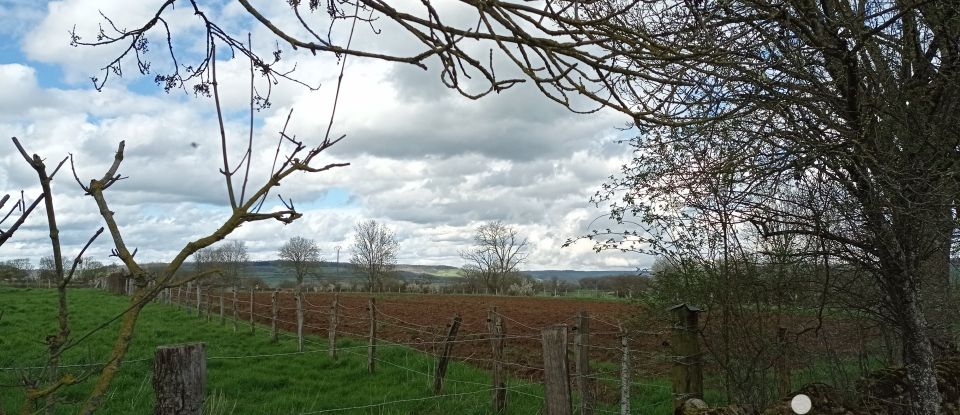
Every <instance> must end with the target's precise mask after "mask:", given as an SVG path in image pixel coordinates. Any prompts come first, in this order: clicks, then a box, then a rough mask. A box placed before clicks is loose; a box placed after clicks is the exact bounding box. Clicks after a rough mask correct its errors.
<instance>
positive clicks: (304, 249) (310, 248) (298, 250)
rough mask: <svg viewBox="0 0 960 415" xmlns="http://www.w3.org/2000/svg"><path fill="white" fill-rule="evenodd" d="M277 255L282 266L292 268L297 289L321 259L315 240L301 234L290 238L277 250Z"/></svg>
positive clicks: (300, 287)
mask: <svg viewBox="0 0 960 415" xmlns="http://www.w3.org/2000/svg"><path fill="white" fill-rule="evenodd" d="M277 256H279V257H280V259H281V260H282V261H283V265H284V266H286V267H287V268H290V269H291V270H293V275H294V277H296V279H297V290H298V291H299V290H301V289H302V288H303V280H304V278H305V277H307V276H309V275H311V274H313V273H314V270H315V269H316V267H317V265H318V263H319V262H320V261H322V260H323V259H322V258H321V257H320V247H319V246H317V242H316V241H314V240H313V239H307V238H304V237H302V236H294V237H293V238H290V240H289V241H287V243H285V244H283V246H281V247H280V250H279V251H277Z"/></svg>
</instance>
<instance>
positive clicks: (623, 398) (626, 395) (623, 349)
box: [620, 325, 631, 415]
mask: <svg viewBox="0 0 960 415" xmlns="http://www.w3.org/2000/svg"><path fill="white" fill-rule="evenodd" d="M620 353H621V354H620V415H630V386H631V382H630V344H629V343H628V341H627V332H626V331H624V330H623V326H622V325H621V326H620Z"/></svg>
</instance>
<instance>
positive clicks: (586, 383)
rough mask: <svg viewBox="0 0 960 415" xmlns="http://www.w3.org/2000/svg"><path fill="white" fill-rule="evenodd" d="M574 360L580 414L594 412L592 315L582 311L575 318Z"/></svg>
mask: <svg viewBox="0 0 960 415" xmlns="http://www.w3.org/2000/svg"><path fill="white" fill-rule="evenodd" d="M575 323H576V326H574V330H576V333H575V334H574V335H573V360H574V364H575V365H576V369H577V390H578V391H579V392H580V414H581V415H592V414H593V388H592V382H591V381H590V377H589V376H590V349H589V347H590V317H589V316H588V315H587V312H586V311H581V312H580V313H578V314H577V317H576V319H575Z"/></svg>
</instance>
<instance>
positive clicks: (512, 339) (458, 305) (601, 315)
mask: <svg viewBox="0 0 960 415" xmlns="http://www.w3.org/2000/svg"><path fill="white" fill-rule="evenodd" d="M375 297H376V311H377V320H378V322H379V324H378V327H377V338H378V339H382V340H384V341H386V342H395V343H402V344H406V345H409V346H411V347H414V348H417V349H419V350H422V351H425V352H428V353H434V354H438V353H439V350H440V342H441V341H442V339H443V337H445V336H446V334H447V331H448V330H449V324H450V322H451V321H452V319H453V317H454V315H459V316H460V317H461V318H462V325H461V327H460V331H459V333H458V335H457V342H456V343H455V345H454V348H453V359H455V360H460V361H466V362H469V363H471V364H473V365H476V366H480V367H487V366H489V364H490V358H491V356H492V348H491V344H490V341H489V335H488V333H489V330H488V328H487V313H488V311H489V310H490V309H491V308H492V307H494V306H496V307H497V311H498V313H499V314H500V315H501V316H503V321H504V324H505V326H506V330H505V332H506V346H505V350H504V351H505V356H504V358H505V365H506V368H507V369H508V370H510V371H511V372H512V373H513V374H514V375H515V376H520V377H524V378H537V377H539V376H540V369H539V368H541V367H542V366H543V362H542V359H541V348H542V344H541V341H540V329H541V328H543V327H546V326H550V325H554V324H567V325H568V326H569V327H570V329H571V331H570V335H569V336H568V337H569V341H570V342H572V341H573V326H574V317H575V315H576V314H577V313H579V312H580V311H586V312H587V313H588V314H589V316H590V317H591V319H590V323H589V324H590V332H591V336H590V343H591V348H590V358H591V359H592V360H600V361H610V362H616V361H617V359H618V356H619V351H618V350H617V349H616V348H617V347H618V346H619V344H620V341H619V338H618V336H617V327H615V326H614V325H615V324H617V323H618V322H620V321H622V320H626V319H627V318H629V317H630V316H631V314H635V311H636V307H635V306H633V305H631V304H629V303H625V302H611V301H589V300H581V299H569V298H544V297H502V296H471V295H431V294H379V295H376V296H375ZM241 298H242V297H241ZM369 298H370V296H369V295H367V294H357V293H342V294H340V297H339V302H340V305H341V308H340V319H341V320H340V324H339V327H338V329H337V333H338V336H339V335H343V336H349V337H353V338H356V339H361V340H362V339H365V338H366V337H367V336H368V333H369V327H370V323H369V314H368V313H369V312H368V309H367V301H368V299H369ZM278 299H279V301H278V302H279V304H280V311H279V318H278V320H279V321H280V323H279V325H280V327H279V328H280V329H281V330H285V331H290V332H295V331H296V324H295V321H296V301H295V298H294V295H293V294H292V293H290V292H284V293H280V294H279V296H278ZM255 302H256V303H257V306H256V310H255V315H257V320H258V321H260V322H262V323H269V315H270V306H269V304H270V293H258V294H257V296H256V299H255ZM332 302H333V294H330V293H306V294H305V303H306V304H305V308H306V310H307V311H306V313H305V314H306V316H305V331H306V332H307V333H310V334H317V335H322V336H325V335H326V333H327V327H329V316H330V308H331V304H332ZM242 308H246V307H242ZM666 336H669V333H666V332H662V333H650V334H646V335H633V336H632V337H631V339H630V346H631V349H633V350H641V351H645V352H646V353H660V352H661V351H662V350H661V349H663V348H664V347H663V346H662V342H663V341H664V340H665V339H666ZM655 366H657V367H660V368H664V369H665V368H666V366H663V365H659V364H658V365H655ZM651 368H652V367H651Z"/></svg>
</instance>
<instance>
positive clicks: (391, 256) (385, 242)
mask: <svg viewBox="0 0 960 415" xmlns="http://www.w3.org/2000/svg"><path fill="white" fill-rule="evenodd" d="M399 249H400V242H399V241H397V237H396V235H395V234H394V233H393V232H392V231H391V230H390V228H388V227H387V225H384V224H382V223H377V221H375V220H372V219H371V220H368V221H363V222H358V223H357V224H356V226H354V237H353V247H352V250H353V254H352V256H351V257H350V263H351V264H353V267H354V268H355V269H357V270H358V271H359V272H360V273H362V274H365V275H366V276H367V288H368V289H369V290H370V291H371V292H372V291H373V290H374V288H375V287H376V288H378V289H380V290H383V283H384V279H386V278H388V277H389V276H390V275H391V273H392V272H393V270H394V268H395V267H396V265H397V250H399Z"/></svg>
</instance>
